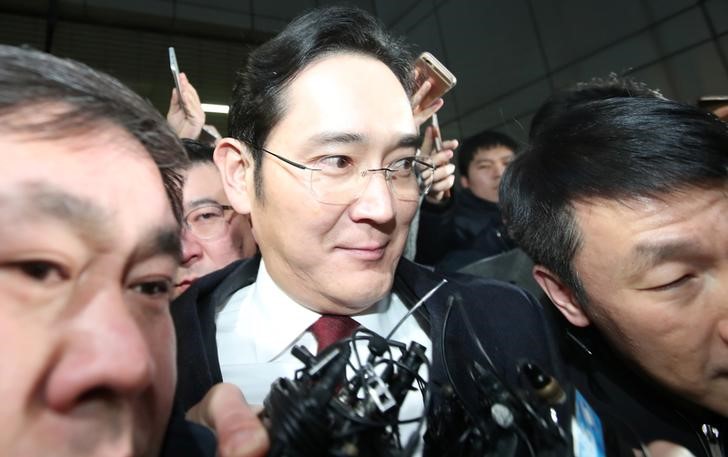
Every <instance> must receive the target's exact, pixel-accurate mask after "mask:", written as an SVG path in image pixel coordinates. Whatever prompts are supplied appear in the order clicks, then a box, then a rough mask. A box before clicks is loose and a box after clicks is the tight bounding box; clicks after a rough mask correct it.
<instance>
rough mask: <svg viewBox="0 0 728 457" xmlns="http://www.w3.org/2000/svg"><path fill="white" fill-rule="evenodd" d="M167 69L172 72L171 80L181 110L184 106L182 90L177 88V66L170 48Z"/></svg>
mask: <svg viewBox="0 0 728 457" xmlns="http://www.w3.org/2000/svg"><path fill="white" fill-rule="evenodd" d="M169 69H170V70H171V71H172V79H174V86H175V87H176V88H177V94H178V95H179V97H178V98H179V104H180V105H181V106H182V108H184V107H185V104H184V103H183V102H182V90H181V89H180V87H179V65H177V54H175V52H174V48H173V47H172V46H170V47H169Z"/></svg>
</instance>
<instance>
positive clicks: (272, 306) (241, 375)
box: [216, 260, 432, 444]
mask: <svg viewBox="0 0 728 457" xmlns="http://www.w3.org/2000/svg"><path fill="white" fill-rule="evenodd" d="M406 314H407V307H406V306H405V305H404V303H402V301H401V300H400V299H399V298H398V297H397V296H396V294H390V295H389V296H387V297H385V298H384V299H382V300H380V301H379V302H377V303H376V304H375V305H374V306H372V307H370V308H369V309H368V310H367V311H366V312H364V313H362V314H358V315H354V316H351V317H352V319H354V320H355V321H357V322H358V323H359V324H360V325H361V326H363V327H365V328H367V329H368V330H370V331H372V332H374V333H377V334H378V335H381V336H383V337H385V336H387V335H388V334H389V332H390V331H391V330H392V329H393V328H394V327H395V326H396V325H397V323H398V322H399V321H400V320H401V319H402V317H404V316H405V315H406ZM319 317H320V314H318V313H316V312H314V311H311V310H310V309H308V308H306V307H304V306H301V305H299V304H298V303H296V302H295V301H293V300H292V299H291V298H290V297H289V296H288V295H286V294H285V292H283V291H282V290H281V289H280V288H279V287H278V285H276V283H275V282H274V281H273V279H272V278H271V277H270V275H269V274H268V271H267V270H266V268H265V263H264V262H263V260H261V262H260V268H259V269H258V276H257V279H256V281H255V282H254V283H252V284H251V285H249V286H247V287H244V288H242V289H240V290H238V291H237V292H235V293H234V294H233V295H232V296H231V297H230V299H229V300H228V301H227V302H226V303H224V304H223V305H222V306H219V307H218V310H217V316H216V324H217V335H216V337H217V351H218V358H219V361H220V369H221V370H222V378H223V380H225V382H230V383H233V384H236V385H237V386H238V387H240V389H241V390H242V391H243V394H245V398H246V399H247V400H248V402H249V403H250V404H254V405H256V404H257V405H262V404H263V400H264V399H265V397H266V396H267V395H268V391H269V390H270V385H271V384H272V383H273V381H275V380H276V379H277V378H279V377H286V378H291V379H293V376H294V374H295V371H296V370H298V369H300V368H303V364H302V363H301V362H300V361H299V360H298V359H296V358H295V357H293V356H292V355H291V353H290V351H291V348H292V347H293V346H294V345H303V346H305V347H306V348H307V349H308V350H309V351H311V353H313V354H315V353H316V350H317V344H316V339H315V338H314V336H313V334H312V333H311V332H310V331H309V330H308V328H309V327H310V326H311V324H313V323H314V322H315V321H316V320H317V319H318V318H319ZM392 339H393V340H396V341H400V342H402V343H405V344H406V345H407V346H409V344H410V342H411V341H416V342H418V343H419V344H422V345H423V346H425V347H426V348H427V352H426V354H427V356H428V358H431V353H432V347H431V346H432V345H431V343H430V339H429V337H428V336H427V334H426V333H425V332H424V331H423V330H422V328H421V327H420V326H419V324H418V323H417V321H416V320H415V319H414V317H412V316H410V317H409V318H407V319H406V320H405V321H404V322H403V323H402V325H401V326H400V327H399V329H397V332H396V333H395V334H394V335H393V336H392ZM357 348H359V351H360V355H361V357H362V358H366V356H367V355H368V354H369V353H368V351H367V350H366V343H363V344H362V345H361V346H357ZM394 353H395V357H396V358H398V357H399V356H398V355H397V354H398V351H395V352H394ZM419 374H420V376H422V377H423V378H425V380H427V370H426V368H425V367H422V368H421V369H420V373H419ZM422 411H423V403H422V396H421V395H420V394H419V393H417V392H410V393H409V394H408V395H407V398H406V399H405V402H404V405H403V406H402V409H401V411H400V419H410V418H413V417H418V416H420V415H421V414H422ZM415 427H416V425H406V426H403V427H401V428H400V432H401V434H402V436H401V437H402V439H403V441H405V440H406V439H407V438H408V437H409V436H410V434H411V433H412V431H413V430H414V429H415ZM403 444H404V443H403Z"/></svg>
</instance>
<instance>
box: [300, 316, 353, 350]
mask: <svg viewBox="0 0 728 457" xmlns="http://www.w3.org/2000/svg"><path fill="white" fill-rule="evenodd" d="M357 327H359V324H358V323H357V322H356V321H355V320H354V319H352V318H350V317H349V316H338V315H335V314H322V315H321V317H319V318H318V320H317V321H316V322H314V323H313V324H312V325H311V327H310V330H311V333H313V336H314V338H316V342H317V343H318V350H317V354H320V353H321V352H323V351H324V349H326V348H327V347H329V346H331V345H332V344H334V343H336V342H337V341H339V340H342V339H344V338H347V337H349V336H351V334H352V333H354V330H356V329H357Z"/></svg>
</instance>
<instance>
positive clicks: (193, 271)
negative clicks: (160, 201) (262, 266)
mask: <svg viewBox="0 0 728 457" xmlns="http://www.w3.org/2000/svg"><path fill="white" fill-rule="evenodd" d="M182 144H183V145H184V147H185V150H186V151H187V154H188V156H189V158H190V164H189V165H188V166H186V167H185V168H184V169H183V170H180V172H181V174H182V175H183V178H184V186H183V188H182V205H183V210H184V217H183V220H182V259H181V262H180V267H179V269H178V270H177V277H176V279H175V282H174V286H175V290H174V295H175V296H177V295H179V294H181V293H182V292H184V291H185V290H186V289H187V288H188V287H189V286H190V284H192V283H193V282H195V281H196V280H197V279H199V278H201V277H202V276H205V275H206V274H209V273H212V272H213V271H216V270H219V269H221V268H224V267H226V266H227V265H229V264H230V263H232V262H234V261H235V260H240V259H244V258H246V257H251V256H253V255H255V253H256V252H257V245H256V244H255V239H254V238H253V233H252V231H251V228H250V215H248V214H239V213H237V212H235V211H234V210H233V208H232V206H230V202H229V201H228V199H227V196H226V195H225V191H224V190H223V188H222V179H221V178H220V172H219V171H218V169H217V167H216V166H215V162H214V161H213V160H212V154H213V151H214V150H215V149H214V148H213V147H212V146H208V145H206V144H203V143H200V142H199V141H197V140H190V139H184V140H182Z"/></svg>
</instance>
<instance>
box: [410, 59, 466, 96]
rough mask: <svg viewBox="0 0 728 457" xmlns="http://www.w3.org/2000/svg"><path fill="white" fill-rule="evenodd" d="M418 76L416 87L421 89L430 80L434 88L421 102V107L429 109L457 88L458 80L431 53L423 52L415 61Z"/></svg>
mask: <svg viewBox="0 0 728 457" xmlns="http://www.w3.org/2000/svg"><path fill="white" fill-rule="evenodd" d="M415 70H416V74H417V79H416V81H415V82H416V85H417V87H421V86H422V84H424V83H425V81H427V80H428V79H429V80H430V82H431V83H432V87H431V88H430V90H429V92H427V94H426V95H425V98H423V99H422V101H421V102H420V106H422V107H428V106H430V105H431V104H432V102H434V101H435V100H437V99H438V98H440V97H442V96H443V95H444V94H445V93H446V92H447V91H449V90H450V89H452V88H453V87H455V84H457V78H456V77H455V75H453V74H452V72H450V70H448V69H447V68H446V67H445V65H443V64H442V63H441V62H440V61H439V60H437V59H436V58H435V56H433V55H432V54H430V53H429V52H423V53H422V54H420V56H419V57H418V58H417V60H416V61H415Z"/></svg>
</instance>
